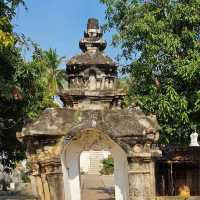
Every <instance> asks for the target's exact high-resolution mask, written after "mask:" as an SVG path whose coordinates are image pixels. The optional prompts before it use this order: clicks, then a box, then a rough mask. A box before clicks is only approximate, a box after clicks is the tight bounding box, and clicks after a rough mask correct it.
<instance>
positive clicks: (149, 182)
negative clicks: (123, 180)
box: [128, 144, 161, 200]
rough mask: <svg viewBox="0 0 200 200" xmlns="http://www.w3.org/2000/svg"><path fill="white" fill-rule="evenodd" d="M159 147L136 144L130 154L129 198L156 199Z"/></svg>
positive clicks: (134, 199)
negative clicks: (156, 160) (156, 165)
mask: <svg viewBox="0 0 200 200" xmlns="http://www.w3.org/2000/svg"><path fill="white" fill-rule="evenodd" d="M160 155H161V152H160V151H159V150H158V149H151V148H150V146H148V148H146V145H138V144H136V145H135V146H134V147H133V151H132V152H131V153H130V155H129V156H128V167H129V169H128V177H129V200H155V196H156V185H155V158H156V157H158V156H160Z"/></svg>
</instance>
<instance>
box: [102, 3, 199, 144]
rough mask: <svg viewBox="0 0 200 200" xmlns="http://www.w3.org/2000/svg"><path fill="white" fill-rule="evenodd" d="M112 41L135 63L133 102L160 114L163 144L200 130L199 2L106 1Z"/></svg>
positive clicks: (181, 141) (132, 69) (185, 140)
mask: <svg viewBox="0 0 200 200" xmlns="http://www.w3.org/2000/svg"><path fill="white" fill-rule="evenodd" d="M101 2H102V3H103V4H105V5H106V18H107V23H106V28H107V29H111V28H114V29H116V31H117V33H116V34H115V35H114V36H113V45H115V46H117V45H118V46H119V47H120V48H121V50H122V53H121V56H122V57H124V58H126V59H127V61H130V64H129V65H127V66H126V67H125V69H126V71H128V73H129V77H130V87H129V94H128V99H129V102H134V103H135V104H138V105H139V106H140V107H141V108H142V109H143V110H144V111H145V112H146V113H154V114H156V115H157V119H158V121H159V124H160V125H161V128H162V130H161V135H160V142H161V143H164V144H168V143H170V144H182V145H183V144H188V142H189V135H190V134H191V132H192V131H194V129H197V130H200V121H199V120H200V79H199V76H200V41H199V39H200V12H199V10H200V1H199V0H149V1H139V0H101Z"/></svg>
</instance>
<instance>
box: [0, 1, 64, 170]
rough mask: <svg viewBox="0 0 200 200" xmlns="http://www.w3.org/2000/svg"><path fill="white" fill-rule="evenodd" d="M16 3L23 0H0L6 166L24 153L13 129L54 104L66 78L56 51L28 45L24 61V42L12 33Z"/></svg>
mask: <svg viewBox="0 0 200 200" xmlns="http://www.w3.org/2000/svg"><path fill="white" fill-rule="evenodd" d="M19 4H24V2H23V1H21V0H4V1H1V0H0V150H1V151H0V163H1V164H3V165H4V166H5V167H8V168H10V167H14V165H15V163H16V161H18V160H20V159H23V158H24V156H25V154H24V146H22V145H21V144H20V143H19V142H18V141H17V139H16V132H17V131H21V128H22V127H23V125H24V124H25V123H27V122H28V121H30V120H31V119H34V118H37V117H38V116H39V114H40V113H41V112H42V111H43V110H44V109H45V108H47V107H53V106H56V105H55V103H54V101H53V96H54V95H56V92H57V90H58V89H59V88H60V87H62V80H63V79H64V78H65V76H64V73H63V70H60V69H59V65H60V63H61V61H62V58H60V57H59V56H58V55H57V53H56V50H52V49H50V50H48V51H43V50H42V49H40V48H39V47H38V46H37V45H35V44H34V45H33V46H32V45H31V46H30V44H29V48H31V47H33V49H34V51H33V56H32V60H31V61H26V60H24V58H23V55H22V52H23V51H22V48H23V46H22V45H23V43H27V41H26V39H24V38H21V37H20V36H19V35H17V34H16V33H14V32H13V25H12V19H13V18H14V17H15V9H16V7H17V6H18V5H19Z"/></svg>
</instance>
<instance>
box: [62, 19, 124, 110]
mask: <svg viewBox="0 0 200 200" xmlns="http://www.w3.org/2000/svg"><path fill="white" fill-rule="evenodd" d="M102 36H103V34H102V30H101V28H100V26H99V23H98V20H96V19H92V18H91V19H89V20H88V24H87V30H86V32H85V33H84V37H83V38H82V39H81V40H80V42H79V46H80V49H81V50H82V53H80V54H78V55H76V56H74V57H72V58H71V59H70V60H69V61H68V62H67V69H66V72H67V75H68V86H69V88H68V89H67V90H65V91H62V92H61V93H60V97H61V99H62V101H63V102H64V104H65V106H67V107H71V108H75V109H76V108H81V109H99V108H102V107H104V108H117V107H120V106H121V105H120V104H121V103H120V102H121V99H122V97H123V96H124V95H125V93H124V92H123V91H122V90H116V79H117V65H116V63H115V62H113V60H112V59H111V58H109V57H108V56H106V55H105V54H104V52H103V51H104V50H105V48H106V41H105V40H104V39H103V38H102Z"/></svg>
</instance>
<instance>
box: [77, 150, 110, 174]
mask: <svg viewBox="0 0 200 200" xmlns="http://www.w3.org/2000/svg"><path fill="white" fill-rule="evenodd" d="M109 155H110V152H109V151H92V150H91V151H83V152H82V153H81V155H80V170H81V172H84V173H88V174H99V171H100V170H101V168H102V164H101V161H102V160H103V159H106V158H108V156H109Z"/></svg>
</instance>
